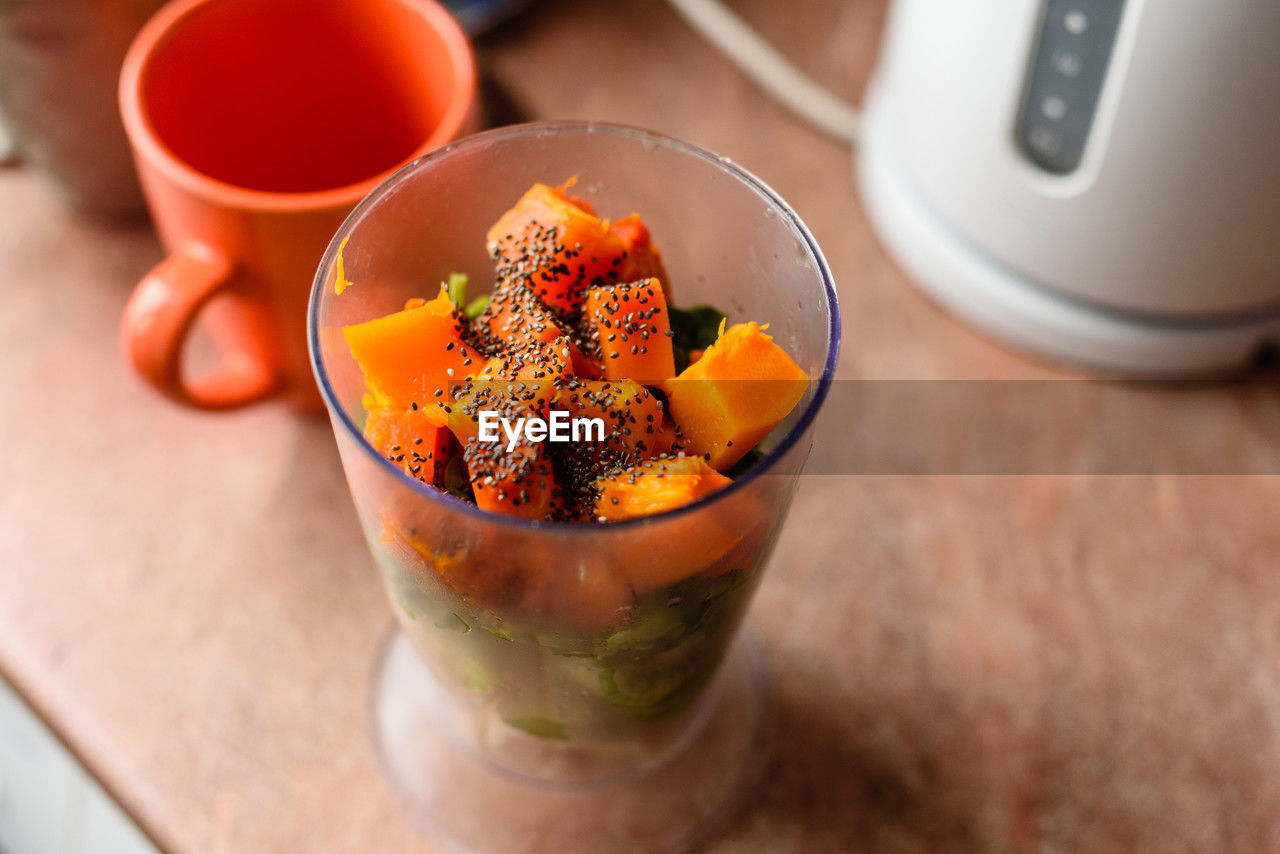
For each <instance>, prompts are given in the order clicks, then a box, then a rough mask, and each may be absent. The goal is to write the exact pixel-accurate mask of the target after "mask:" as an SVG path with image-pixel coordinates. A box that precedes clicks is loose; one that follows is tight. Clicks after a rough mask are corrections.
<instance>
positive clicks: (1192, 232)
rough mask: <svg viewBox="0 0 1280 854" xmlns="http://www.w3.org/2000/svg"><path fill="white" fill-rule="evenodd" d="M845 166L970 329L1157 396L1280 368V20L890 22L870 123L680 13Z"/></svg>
mask: <svg viewBox="0 0 1280 854" xmlns="http://www.w3.org/2000/svg"><path fill="white" fill-rule="evenodd" d="M669 2H670V3H671V5H672V6H674V7H675V8H676V9H677V10H679V11H680V13H681V14H682V15H684V17H685V18H686V20H688V21H689V23H690V24H692V25H693V26H694V27H695V28H696V29H697V30H698V31H699V32H701V33H702V34H703V35H704V36H705V37H706V38H707V39H708V40H710V41H711V42H712V43H713V44H715V45H716V46H717V47H718V48H719V49H720V50H722V51H723V52H724V53H725V55H726V56H728V57H729V58H730V59H731V60H732V61H734V62H735V63H736V64H737V65H738V66H739V67H740V68H741V69H742V70H743V71H744V72H746V73H747V74H749V75H750V76H752V77H753V78H754V79H755V80H756V81H757V82H758V83H760V85H761V86H763V87H764V88H765V89H766V90H768V91H769V92H770V93H772V94H773V95H774V96H776V97H777V98H778V99H779V100H780V101H781V102H782V103H784V104H785V105H786V106H788V107H790V108H791V109H792V110H794V111H795V112H796V114H797V115H799V116H801V117H802V118H804V119H805V120H807V121H809V122H811V123H812V124H814V125H815V126H816V127H818V128H820V129H822V130H823V131H825V132H827V133H829V134H831V135H832V136H834V137H836V138H839V139H843V140H848V141H851V142H854V143H855V144H857V145H858V150H857V151H856V152H855V158H856V161H857V170H858V173H859V175H860V177H861V185H862V191H863V197H864V201H865V203H866V206H867V210H868V212H869V213H870V216H871V220H872V223H873V225H874V226H875V227H876V229H877V230H878V231H879V233H880V236H881V237H882V239H883V240H884V242H885V244H886V245H887V246H888V247H889V249H890V250H891V252H892V253H893V254H894V255H895V256H896V257H897V258H898V260H899V261H900V262H901V263H902V265H903V267H905V268H906V270H907V271H908V272H909V273H910V274H911V275H912V276H913V278H915V279H916V281H917V282H918V283H919V284H920V285H921V286H922V287H923V288H924V289H925V290H926V291H927V292H929V293H930V294H932V295H933V296H934V297H935V298H936V299H937V300H938V301H939V302H941V303H942V304H943V305H945V306H947V307H948V308H950V309H951V310H952V311H954V312H955V313H956V314H958V315H960V316H962V317H965V318H967V319H968V320H970V321H972V322H973V323H975V324H976V325H978V326H980V327H982V328H983V329H986V330H987V331H989V332H991V333H993V334H995V335H997V336H999V337H1001V338H1004V339H1005V340H1008V341H1010V342H1013V343H1015V344H1017V345H1021V346H1022V347H1024V348H1026V349H1028V350H1033V351H1036V352H1038V353H1041V354H1044V355H1048V356H1052V357H1056V358H1059V359H1064V360H1068V361H1072V362H1075V363H1077V364H1081V365H1086V366H1089V367H1093V368H1096V369H1100V370H1103V371H1106V372H1110V373H1119V374H1126V375H1131V376H1144V377H1167V376H1181V375H1195V374H1210V373H1222V372H1226V371H1234V370H1237V369H1240V368H1244V367H1247V366H1248V365H1249V364H1251V363H1253V362H1254V361H1255V359H1256V358H1257V356H1258V355H1259V354H1261V353H1266V352H1270V351H1273V350H1274V349H1275V347H1276V346H1277V345H1278V344H1280V0H894V2H893V3H892V6H891V10H890V14H889V23H888V26H887V29H886V33H885V37H884V45H883V50H882V52H881V57H880V65H879V67H878V69H877V71H876V74H875V76H874V79H873V81H872V83H871V86H870V87H869V91H868V93H867V96H866V99H865V103H864V108H865V115H864V116H859V115H858V112H857V111H856V110H854V109H853V108H852V107H850V106H849V105H847V104H844V103H843V102H841V101H840V100H839V99H838V98H836V97H835V96H833V95H832V94H831V93H830V92H827V91H826V90H825V89H823V88H822V87H821V86H820V85H818V84H816V83H815V82H814V81H812V80H810V79H809V78H807V77H806V76H805V75H804V74H803V73H802V72H800V71H799V70H797V69H796V68H795V66H793V65H792V64H791V63H790V62H789V61H788V60H787V58H786V57H783V56H782V55H780V54H779V53H778V52H777V51H775V50H774V49H773V48H772V47H771V46H770V45H769V44H768V43H767V42H766V41H765V40H764V39H762V38H761V37H760V36H759V34H757V33H756V32H755V31H753V30H752V29H751V28H750V27H749V26H747V25H746V24H744V23H743V22H742V20H741V19H739V18H738V17H737V16H736V15H735V14H734V13H733V12H732V11H731V10H729V9H728V8H727V7H725V6H724V4H723V3H722V2H720V0H669Z"/></svg>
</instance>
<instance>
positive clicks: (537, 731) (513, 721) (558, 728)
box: [503, 715, 569, 741]
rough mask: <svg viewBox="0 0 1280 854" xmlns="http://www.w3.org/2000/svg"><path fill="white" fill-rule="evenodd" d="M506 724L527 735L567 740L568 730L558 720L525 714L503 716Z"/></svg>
mask: <svg viewBox="0 0 1280 854" xmlns="http://www.w3.org/2000/svg"><path fill="white" fill-rule="evenodd" d="M503 720H504V721H506V722H507V725H508V726H513V727H515V728H516V729H518V730H521V731H522V732H527V733H529V735H533V736H537V737H538V738H545V739H548V740H550V741H568V740H569V730H568V728H567V727H566V726H565V725H564V724H563V723H561V722H560V721H553V720H552V719H551V718H543V717H539V716H537V715H526V716H524V717H518V718H503Z"/></svg>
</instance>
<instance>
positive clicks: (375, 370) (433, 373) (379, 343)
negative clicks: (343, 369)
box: [342, 290, 476, 409]
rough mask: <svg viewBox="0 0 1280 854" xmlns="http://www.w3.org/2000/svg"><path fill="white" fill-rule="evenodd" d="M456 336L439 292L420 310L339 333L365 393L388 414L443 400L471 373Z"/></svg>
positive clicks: (466, 351)
mask: <svg viewBox="0 0 1280 854" xmlns="http://www.w3.org/2000/svg"><path fill="white" fill-rule="evenodd" d="M461 333H462V327H461V325H460V323H459V322H458V319H457V317H456V316H455V315H454V313H453V303H451V302H450V301H449V297H448V296H447V295H446V294H445V293H444V291H443V290H442V291H441V293H440V296H438V297H436V298H435V299H433V300H431V301H430V302H427V303H424V304H423V305H420V306H417V307H415V308H409V309H405V310H404V311H398V312H395V313H393V314H388V315H386V316H385V317H379V318H377V319H375V320H369V321H365V322H364V323H357V324H353V325H351V326H345V327H343V329H342V334H343V337H345V338H346V340H347V346H348V347H350V348H351V355H352V356H353V357H355V360H356V362H357V363H358V364H359V365H360V369H361V371H363V372H364V378H365V385H366V386H367V388H368V389H369V392H370V393H371V394H372V395H373V397H374V400H375V401H376V403H377V404H378V405H382V406H387V407H390V408H392V409H408V408H409V405H410V404H417V405H423V404H425V403H427V402H429V401H432V400H435V399H437V398H440V397H444V396H445V395H447V394H448V393H449V391H450V389H451V388H452V387H453V386H456V385H457V384H458V383H459V382H461V378H462V377H464V376H465V375H466V374H467V373H468V372H470V371H472V370H474V369H473V368H470V367H468V360H469V359H470V358H471V357H474V356H475V355H476V354H475V351H474V349H473V348H470V347H468V346H467V345H466V343H465V342H464V341H463V339H462V334H461ZM450 370H452V373H450ZM437 390H439V391H440V394H439V395H437V394H436V391H437Z"/></svg>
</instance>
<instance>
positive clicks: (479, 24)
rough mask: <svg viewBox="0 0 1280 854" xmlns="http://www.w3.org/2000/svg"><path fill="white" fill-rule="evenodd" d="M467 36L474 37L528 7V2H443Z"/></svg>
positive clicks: (482, 0) (466, 0)
mask: <svg viewBox="0 0 1280 854" xmlns="http://www.w3.org/2000/svg"><path fill="white" fill-rule="evenodd" d="M444 5H446V6H448V7H449V11H450V12H452V13H453V14H454V17H456V18H457V19H458V23H460V24H462V28H463V29H464V30H466V31H467V35H469V36H476V35H479V34H480V33H482V32H484V31H485V30H487V29H489V28H490V27H493V26H494V25H496V24H498V23H500V22H502V21H504V20H506V19H507V18H509V17H511V16H512V15H514V14H516V13H517V12H519V11H520V10H521V9H523V8H524V7H525V6H528V5H529V0H444Z"/></svg>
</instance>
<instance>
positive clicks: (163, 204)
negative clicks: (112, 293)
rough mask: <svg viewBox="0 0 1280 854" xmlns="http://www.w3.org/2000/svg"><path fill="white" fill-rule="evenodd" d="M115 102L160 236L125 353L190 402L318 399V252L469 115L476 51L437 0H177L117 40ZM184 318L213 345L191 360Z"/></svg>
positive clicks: (464, 126)
mask: <svg viewBox="0 0 1280 854" xmlns="http://www.w3.org/2000/svg"><path fill="white" fill-rule="evenodd" d="M120 111H121V115H122V117H123V119H124V126H125V130H126V132H127V133H128V136H129V143H130V146H131V148H132V150H133V156H134V161H135V163H136V164H137V167H138V175H139V178H140V180H141V183H142V188H143V193H144V194H145V196H146V199H147V204H148V207H149V208H150V209H151V214H152V218H153V219H154V221H155V225H156V229H157V231H158V232H159V235H160V240H161V243H163V245H164V247H165V249H166V250H167V252H168V257H166V258H165V259H164V260H163V261H161V262H160V264H158V265H157V266H156V267H155V268H154V269H153V270H151V272H149V273H147V275H146V276H144V277H143V279H142V281H141V282H140V283H139V284H138V286H137V288H136V289H135V290H134V292H133V295H132V296H131V297H130V299H129V302H128V305H127V306H126V307H125V312H124V318H123V321H122V326H121V343H122V346H123V348H124V351H125V354H126V356H127V358H128V359H129V361H130V362H132V364H133V366H134V368H135V369H136V370H137V371H138V373H139V374H140V375H141V376H142V377H143V379H145V380H147V381H148V382H149V383H151V384H152V385H153V386H154V387H155V388H156V389H158V390H159V391H160V392H162V393H163V394H165V395H167V396H168V397H170V398H172V399H173V400H176V401H178V402H179V403H183V404H186V405H189V406H194V407H197V408H200V409H230V408H234V407H238V406H244V405H246V404H250V403H254V402H256V401H259V400H262V399H264V398H267V397H270V396H273V395H277V394H279V395H283V396H284V397H285V398H286V399H287V400H289V401H290V402H291V403H292V404H294V405H295V406H298V407H301V408H318V407H319V405H320V398H319V394H318V392H317V390H316V387H315V383H314V381H313V379H312V377H311V369H310V366H309V363H308V360H307V344H306V307H307V297H308V294H309V292H310V286H311V280H312V278H313V276H314V274H315V269H316V266H317V265H318V264H319V261H320V257H321V255H323V253H324V249H325V247H326V245H327V244H328V242H329V239H330V237H331V236H332V235H333V234H334V232H335V231H337V229H338V226H339V225H341V224H342V220H343V219H344V218H345V217H346V215H347V214H348V213H349V212H350V211H351V209H352V208H353V207H355V204H356V203H357V202H358V201H360V199H362V198H363V197H364V196H365V195H366V194H367V193H368V192H369V191H370V190H372V189H373V188H374V187H376V186H377V185H378V184H379V183H381V182H382V181H383V180H384V179H386V178H387V177H388V176H389V175H390V174H391V173H392V172H393V171H395V170H396V169H397V168H399V167H400V166H402V165H404V164H405V163H407V162H409V161H410V160H413V159H414V158H416V157H418V156H419V155H421V154H425V153H426V152H428V151H430V150H431V149H434V148H437V147H439V146H440V145H443V144H444V143H446V142H448V141H449V140H451V139H454V138H455V137H458V136H461V135H463V134H465V133H469V132H470V131H472V130H475V129H476V126H477V125H478V110H477V108H476V74H475V61H474V57H473V55H472V52H471V46H470V44H469V42H468V41H467V37H466V35H465V34H464V33H463V31H462V30H461V28H460V27H459V26H458V24H457V23H456V22H455V21H454V19H453V17H452V16H451V15H450V14H449V13H448V12H447V11H445V9H444V8H443V7H441V6H440V5H439V4H437V3H436V2H434V0H175V2H173V3H170V4H169V5H167V6H165V7H164V8H163V9H161V10H160V11H159V12H157V13H156V14H155V16H153V17H152V18H151V19H150V20H149V21H148V22H147V23H146V24H145V25H144V26H143V28H142V30H141V31H140V32H139V33H138V35H137V37H136V38H135V40H134V42H133V44H132V45H131V46H130V48H129V51H128V54H127V55H126V57H125V61H124V66H123V68H122V70H121V75H120ZM197 317H200V318H201V324H202V326H203V327H204V328H205V329H207V331H208V332H209V338H210V340H211V341H212V342H213V344H214V346H215V347H216V349H217V350H218V360H217V362H216V364H215V365H214V367H213V368H212V369H211V370H209V371H208V372H207V373H203V374H200V375H196V376H187V374H186V372H185V371H184V366H183V351H184V349H185V345H186V341H187V339H188V337H189V335H190V333H191V331H192V329H193V327H194V325H195V322H196V319H197Z"/></svg>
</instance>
